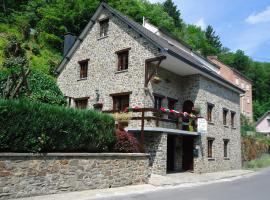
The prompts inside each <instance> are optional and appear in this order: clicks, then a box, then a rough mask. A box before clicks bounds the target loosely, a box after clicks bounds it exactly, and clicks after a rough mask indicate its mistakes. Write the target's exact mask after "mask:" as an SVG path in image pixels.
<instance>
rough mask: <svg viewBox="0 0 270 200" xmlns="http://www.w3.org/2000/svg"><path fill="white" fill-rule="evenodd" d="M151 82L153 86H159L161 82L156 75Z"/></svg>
mask: <svg viewBox="0 0 270 200" xmlns="http://www.w3.org/2000/svg"><path fill="white" fill-rule="evenodd" d="M152 81H153V83H155V84H159V83H160V82H161V81H162V80H161V78H160V77H159V76H158V75H155V76H153V78H152Z"/></svg>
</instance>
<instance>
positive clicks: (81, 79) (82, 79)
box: [77, 77, 87, 81]
mask: <svg viewBox="0 0 270 200" xmlns="http://www.w3.org/2000/svg"><path fill="white" fill-rule="evenodd" d="M85 80H87V77H86V78H80V79H78V80H77V81H85Z"/></svg>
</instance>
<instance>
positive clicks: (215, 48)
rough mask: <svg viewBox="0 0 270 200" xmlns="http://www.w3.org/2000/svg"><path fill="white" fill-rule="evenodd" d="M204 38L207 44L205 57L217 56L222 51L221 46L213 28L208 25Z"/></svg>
mask: <svg viewBox="0 0 270 200" xmlns="http://www.w3.org/2000/svg"><path fill="white" fill-rule="evenodd" d="M205 38H206V42H207V43H208V50H206V52H205V54H206V55H213V54H214V55H217V54H218V53H220V52H221V50H222V44H221V42H220V38H219V36H218V35H216V32H215V31H214V29H213V27H212V26H210V25H208V26H207V28H206V30H205Z"/></svg>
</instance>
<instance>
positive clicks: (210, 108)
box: [207, 103, 214, 122]
mask: <svg viewBox="0 0 270 200" xmlns="http://www.w3.org/2000/svg"><path fill="white" fill-rule="evenodd" d="M213 108H214V104H211V103H207V121H208V122H212V120H213V118H212V114H213Z"/></svg>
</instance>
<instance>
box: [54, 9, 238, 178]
mask: <svg viewBox="0 0 270 200" xmlns="http://www.w3.org/2000/svg"><path fill="white" fill-rule="evenodd" d="M106 17H109V19H110V20H109V29H108V36H106V37H103V38H100V37H99V23H98V21H97V22H96V23H95V24H94V26H93V27H92V29H91V30H90V31H89V32H88V34H87V36H86V38H85V39H84V40H83V42H82V44H81V45H80V46H79V48H78V49H77V51H75V53H74V55H73V56H72V57H71V58H70V61H69V62H68V63H67V65H66V66H65V69H64V70H63V71H62V72H61V73H60V75H59V77H58V80H57V82H58V85H59V87H60V89H61V90H62V92H63V93H64V94H65V95H66V96H67V97H71V106H74V100H75V99H77V98H78V99H79V98H85V97H87V98H89V99H88V108H92V105H93V104H94V103H95V99H96V91H95V90H99V95H100V99H101V100H100V101H101V102H102V103H103V104H104V107H103V110H112V108H113V105H112V104H113V99H112V96H111V95H110V94H115V93H125V92H129V93H130V95H129V106H131V107H134V106H139V107H141V108H153V107H154V93H156V94H160V95H162V96H164V97H165V98H164V99H163V100H162V106H163V107H165V108H167V107H168V98H173V99H176V100H177V103H176V106H175V109H176V110H179V111H182V110H183V104H184V102H185V101H192V102H193V103H194V106H195V107H197V108H198V107H199V108H200V111H201V116H202V117H204V118H206V117H207V103H211V104H213V105H215V106H214V109H213V112H214V113H213V122H211V123H209V124H208V132H207V134H204V135H202V136H196V137H195V138H194V140H195V143H194V149H197V150H198V151H199V155H198V157H196V158H194V171H195V172H211V171H220V170H229V169H239V168H240V167H241V155H240V151H241V142H240V107H239V103H240V102H239V93H238V92H235V90H232V89H231V88H229V87H226V86H223V85H222V84H220V83H218V82H215V81H213V80H210V79H208V78H206V76H204V75H201V74H200V73H199V72H198V73H195V74H194V73H190V74H189V75H185V76H183V75H181V74H180V73H178V74H176V73H173V72H171V71H168V70H166V66H165V65H164V62H161V65H160V67H159V68H158V69H157V73H158V75H159V76H160V77H161V78H162V82H161V83H159V84H155V83H153V82H152V81H150V82H149V83H148V85H147V87H146V88H145V85H144V83H145V61H146V60H147V59H149V58H154V57H157V56H159V55H161V52H159V49H158V48H157V47H156V46H154V45H153V44H152V43H150V42H148V40H146V39H145V38H144V37H142V35H140V34H138V33H137V32H135V31H134V30H133V29H132V28H131V27H129V26H128V25H127V24H125V23H123V22H122V21H121V20H120V19H119V18H117V17H116V16H115V15H111V14H110V13H108V12H106V11H105V10H103V11H102V12H101V14H100V15H99V17H98V19H103V18H106ZM127 48H130V50H129V61H128V69H127V70H123V71H117V54H116V53H115V52H116V51H119V50H123V49H127ZM85 59H89V67H88V77H87V79H83V80H81V79H79V64H78V62H79V61H80V60H85ZM166 59H168V58H166ZM167 63H168V62H167ZM172 63H173V62H172ZM182 64H183V63H182ZM181 67H182V66H181V62H180V61H179V68H181ZM149 68H150V69H149V72H153V71H154V70H155V69H153V68H151V67H149ZM213 73H215V72H213ZM227 86H228V85H227ZM224 108H225V109H227V110H228V111H229V113H228V116H227V117H228V119H227V121H228V122H229V121H230V120H229V115H230V112H235V122H234V124H235V127H231V126H230V124H228V125H226V126H224V125H223V122H222V121H223V119H222V112H223V109H224ZM133 114H134V115H135V116H136V117H140V113H137V114H136V113H133ZM145 115H146V116H153V113H152V112H147V113H146V114H145ZM164 117H165V118H166V116H164ZM129 126H130V127H134V128H138V127H139V128H140V127H141V121H140V120H137V121H136V120H134V121H131V122H130V123H129ZM144 126H145V127H157V125H156V121H155V120H145V124H144ZM159 127H162V128H170V129H177V126H176V124H175V123H168V122H160V123H159ZM167 135H168V133H166V132H165V133H163V132H162V133H161V132H153V133H152V132H151V133H149V132H146V133H145V145H146V150H147V152H149V153H150V156H151V159H150V160H151V161H150V166H151V169H152V171H151V173H157V174H166V171H167V169H166V162H167ZM183 137H185V136H183ZM208 137H211V138H214V143H213V158H211V159H209V158H208V157H207V138H208ZM224 139H226V140H228V141H229V144H228V154H229V156H228V157H227V158H224V156H223V141H224ZM176 150H177V151H178V153H179V154H178V155H180V156H179V157H178V158H176V162H175V163H176V166H175V168H176V169H177V170H181V169H182V166H181V165H182V164H183V159H182V158H181V155H183V151H182V148H181V141H180V140H179V141H178V144H177V148H176Z"/></svg>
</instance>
